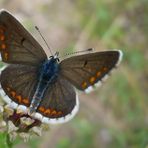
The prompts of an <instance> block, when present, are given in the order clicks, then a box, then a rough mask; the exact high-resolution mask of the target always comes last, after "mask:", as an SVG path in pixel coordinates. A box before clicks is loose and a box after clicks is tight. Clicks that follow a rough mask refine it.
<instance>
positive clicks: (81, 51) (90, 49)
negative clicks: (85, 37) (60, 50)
mask: <svg viewBox="0 0 148 148" xmlns="http://www.w3.org/2000/svg"><path fill="white" fill-rule="evenodd" d="M91 51H93V48H88V49H85V50H79V51H75V52H71V53H67V54H65V55H64V56H62V58H63V57H65V56H69V55H73V54H79V53H83V52H91ZM60 58H61V57H60Z"/></svg>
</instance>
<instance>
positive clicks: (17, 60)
mask: <svg viewBox="0 0 148 148" xmlns="http://www.w3.org/2000/svg"><path fill="white" fill-rule="evenodd" d="M0 52H1V56H2V61H3V62H5V63H8V64H9V65H8V66H7V67H6V68H5V69H4V70H2V72H1V76H0V83H1V87H2V89H1V94H2V96H3V98H4V100H5V102H6V103H8V104H9V105H10V106H11V107H12V108H14V109H21V110H23V111H24V112H26V114H27V113H28V114H30V115H31V116H33V117H34V118H36V119H39V120H40V121H42V122H44V123H63V122H66V121H68V120H70V119H71V118H72V117H73V116H74V115H75V114H76V113H77V111H78V108H79V100H78V96H77V95H76V91H75V88H77V89H79V90H81V91H85V92H90V91H91V90H92V89H93V87H94V86H99V85H100V84H101V82H102V80H105V79H106V78H107V77H108V74H109V73H110V71H111V70H112V69H114V68H115V67H117V66H118V65H119V63H120V61H121V59H122V52H121V51H120V50H113V51H102V52H95V53H89V54H84V55H78V56H73V57H70V58H67V59H65V60H62V61H59V58H58V57H57V54H55V55H54V56H51V57H50V58H49V59H48V58H47V55H46V53H45V52H44V50H43V48H42V47H41V46H40V45H39V43H38V42H37V41H36V40H35V39H34V38H33V37H32V36H31V35H30V33H29V32H28V31H26V29H25V28H24V27H23V26H22V25H21V24H20V23H19V22H18V21H17V20H16V19H15V18H14V17H13V16H12V15H11V14H10V13H8V12H7V11H5V10H1V12H0ZM5 94H6V95H5Z"/></svg>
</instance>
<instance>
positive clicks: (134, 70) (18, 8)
mask: <svg viewBox="0 0 148 148" xmlns="http://www.w3.org/2000/svg"><path fill="white" fill-rule="evenodd" d="M0 8H5V9H7V10H8V11H10V12H11V13H12V14H13V15H14V16H15V17H17V19H19V21H20V22H21V23H22V24H23V25H24V26H25V27H26V28H27V30H28V31H30V32H31V33H32V34H33V36H34V37H35V38H36V39H37V40H38V41H39V42H40V44H41V45H42V46H43V47H44V49H45V50H46V52H47V54H49V51H48V49H47V48H46V46H45V44H44V42H43V41H42V39H41V37H40V35H39V34H38V32H37V31H36V30H35V28H34V26H38V27H39V28H40V30H41V32H42V34H43V36H44V37H45V38H46V41H47V42H48V44H49V46H50V47H51V48H52V49H53V50H54V51H60V53H62V54H63V53H69V52H72V51H76V50H83V49H87V48H90V47H93V48H95V51H100V50H106V49H122V50H123V53H124V57H123V61H122V63H121V65H120V66H119V68H118V69H117V70H116V71H115V72H114V73H113V75H112V76H111V77H110V78H109V79H108V80H107V81H106V82H105V83H104V85H103V86H102V87H101V88H98V89H97V90H96V91H94V92H93V93H91V94H89V95H85V94H84V93H81V92H79V99H80V110H79V112H78V114H77V115H76V117H75V118H74V119H72V120H71V121H70V122H68V123H65V124H61V125H56V126H50V128H51V129H50V131H48V132H46V133H43V136H42V137H39V138H33V139H32V140H31V141H29V142H28V143H24V142H23V141H22V140H20V139H18V140H17V141H16V142H15V146H14V147H16V148H20V147H21V148H28V147H30V148H125V147H126V148H128V147H129V148H144V147H146V146H148V109H147V105H148V93H147V90H148V67H147V64H148V49H147V48H148V46H147V45H148V44H147V43H148V1H147V0H141V1H139V0H127V1H122V0H93V1H92V0H81V1H80V0H75V1H74V0H32V1H31V0H21V1H20V0H0Z"/></svg>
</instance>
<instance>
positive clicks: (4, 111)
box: [0, 102, 49, 141]
mask: <svg viewBox="0 0 148 148" xmlns="http://www.w3.org/2000/svg"><path fill="white" fill-rule="evenodd" d="M0 104H1V105H0V131H1V132H7V133H8V134H9V137H10V140H11V141H12V140H15V138H16V137H17V136H19V137H21V138H23V140H24V141H28V140H29V139H30V138H31V137H33V136H35V135H37V136H41V134H42V132H43V131H47V130H48V129H49V127H48V125H47V124H43V123H42V122H41V121H39V120H37V119H34V118H32V117H31V116H29V115H28V114H26V113H24V112H22V111H21V110H15V109H12V108H11V107H10V106H9V105H6V104H4V103H3V102H0Z"/></svg>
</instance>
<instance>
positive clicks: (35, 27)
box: [35, 26, 53, 56]
mask: <svg viewBox="0 0 148 148" xmlns="http://www.w3.org/2000/svg"><path fill="white" fill-rule="evenodd" d="M35 29H36V30H37V31H38V32H39V34H40V36H41V37H42V39H43V40H44V42H45V44H46V46H47V48H48V49H49V51H50V53H51V55H52V56H53V53H52V51H51V48H50V47H49V45H48V44H47V42H46V40H45V38H44V37H43V35H42V34H41V32H40V29H39V28H38V27H37V26H35Z"/></svg>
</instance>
